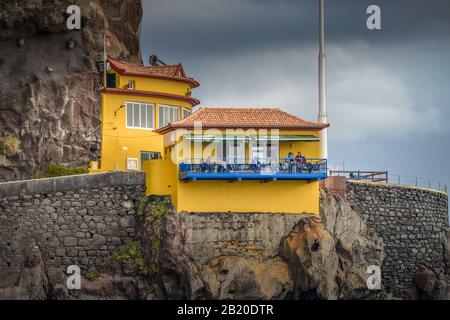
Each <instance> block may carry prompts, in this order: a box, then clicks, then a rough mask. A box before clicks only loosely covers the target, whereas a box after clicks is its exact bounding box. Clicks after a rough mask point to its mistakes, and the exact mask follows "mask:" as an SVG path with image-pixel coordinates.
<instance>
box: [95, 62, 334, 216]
mask: <svg viewBox="0 0 450 320" xmlns="http://www.w3.org/2000/svg"><path fill="white" fill-rule="evenodd" d="M108 65H109V68H108V72H107V86H106V87H105V88H104V89H102V91H101V99H102V108H101V115H102V151H101V160H100V166H98V165H97V166H96V165H91V168H90V172H101V171H145V172H146V179H147V194H148V195H170V196H171V197H172V202H173V205H174V207H175V208H176V209H177V211H179V212H181V211H187V212H205V213H206V212H272V213H279V212H282V213H302V212H305V213H312V214H318V213H319V181H320V180H322V179H325V178H326V177H327V160H326V159H320V153H321V142H320V136H321V135H320V132H321V130H323V129H325V128H326V127H328V124H320V123H316V122H308V121H305V120H302V119H300V118H297V117H295V116H293V115H290V114H288V113H286V112H284V111H282V110H280V109H269V108H202V109H200V110H198V111H196V112H194V113H192V108H193V107H194V106H196V105H198V104H199V101H198V100H196V99H194V98H192V97H191V92H192V89H194V88H196V87H198V86H199V84H198V82H197V81H195V80H194V79H192V78H189V77H187V76H186V74H185V72H184V70H183V67H182V66H181V65H180V64H179V65H170V66H151V67H142V66H135V65H131V64H129V63H126V62H121V61H117V60H113V59H108ZM299 152H300V153H301V155H300V154H299Z"/></svg>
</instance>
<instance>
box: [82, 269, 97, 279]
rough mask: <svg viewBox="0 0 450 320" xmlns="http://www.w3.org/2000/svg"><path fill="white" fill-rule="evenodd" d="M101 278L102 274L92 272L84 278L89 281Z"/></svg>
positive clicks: (87, 273)
mask: <svg viewBox="0 0 450 320" xmlns="http://www.w3.org/2000/svg"><path fill="white" fill-rule="evenodd" d="M99 276H100V273H99V272H98V271H90V272H86V273H85V274H84V277H85V278H86V279H87V280H89V281H94V280H95V279H97V278H98V277H99Z"/></svg>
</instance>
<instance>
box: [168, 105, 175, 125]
mask: <svg viewBox="0 0 450 320" xmlns="http://www.w3.org/2000/svg"><path fill="white" fill-rule="evenodd" d="M173 111H174V109H173V108H169V112H170V114H169V122H173V118H174V112H173Z"/></svg>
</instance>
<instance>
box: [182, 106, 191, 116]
mask: <svg viewBox="0 0 450 320" xmlns="http://www.w3.org/2000/svg"><path fill="white" fill-rule="evenodd" d="M191 114H192V112H191V110H189V109H188V108H183V119H186V118H187V117H189V116H190V115H191Z"/></svg>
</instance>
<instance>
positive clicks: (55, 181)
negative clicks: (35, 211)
mask: <svg viewBox="0 0 450 320" xmlns="http://www.w3.org/2000/svg"><path fill="white" fill-rule="evenodd" d="M119 185H145V173H144V172H105V173H96V174H83V175H76V176H67V177H58V178H48V179H37V180H25V181H13V182H5V183H0V198H6V197H10V196H19V195H25V194H29V195H34V194H48V193H56V192H66V191H71V190H80V189H96V188H99V187H110V186H119Z"/></svg>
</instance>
